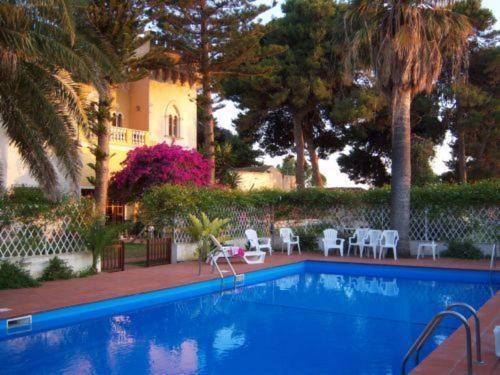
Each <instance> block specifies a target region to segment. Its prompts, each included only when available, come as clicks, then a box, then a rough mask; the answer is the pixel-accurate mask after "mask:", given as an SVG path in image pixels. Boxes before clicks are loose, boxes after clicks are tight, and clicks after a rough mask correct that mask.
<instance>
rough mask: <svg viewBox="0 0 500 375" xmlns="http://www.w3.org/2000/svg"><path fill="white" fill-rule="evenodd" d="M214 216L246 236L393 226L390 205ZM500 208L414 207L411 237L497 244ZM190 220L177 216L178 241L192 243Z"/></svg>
mask: <svg viewBox="0 0 500 375" xmlns="http://www.w3.org/2000/svg"><path fill="white" fill-rule="evenodd" d="M211 216H212V217H216V216H217V217H221V218H225V217H228V218H230V222H229V224H228V226H227V227H226V230H225V232H224V234H225V235H227V236H229V237H233V238H234V237H244V232H245V229H247V228H253V229H255V230H257V232H259V235H261V236H269V235H270V234H271V233H270V232H271V229H272V228H273V229H274V230H275V233H277V231H278V229H279V228H282V227H292V228H293V227H306V229H307V228H308V227H311V228H312V227H314V226H330V227H333V228H337V229H342V230H345V231H347V232H349V231H353V230H354V229H355V228H363V227H365V228H373V229H389V228H390V209H389V207H388V206H356V207H346V206H334V207H330V208H322V209H292V210H288V211H287V212H283V211H280V212H279V214H277V213H276V212H275V210H274V209H273V208H266V209H251V210H242V209H231V208H221V209H220V210H219V212H217V214H216V215H215V214H214V215H211ZM499 224H500V210H499V208H498V207H496V206H493V207H467V208H456V207H452V208H448V209H442V208H440V209H431V208H427V209H414V210H412V212H411V222H410V239H411V240H415V241H422V240H435V241H450V240H457V241H463V240H471V241H473V242H475V243H494V242H497V241H498V238H499ZM187 226H188V221H187V220H186V219H185V218H178V219H177V225H176V227H175V228H174V239H175V242H176V243H188V242H192V239H191V237H190V236H189V234H188V233H187V231H186V227H187Z"/></svg>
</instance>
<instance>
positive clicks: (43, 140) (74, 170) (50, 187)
mask: <svg viewBox="0 0 500 375" xmlns="http://www.w3.org/2000/svg"><path fill="white" fill-rule="evenodd" d="M77 4H79V2H76V1H63V0H43V1H36V2H26V1H3V2H1V3H0V127H2V128H3V129H4V130H5V132H6V134H7V136H8V137H9V139H10V142H11V143H13V144H14V145H15V146H16V147H17V149H18V151H19V153H20V155H21V157H22V158H23V161H24V162H25V164H26V165H27V166H28V168H29V170H30V173H31V174H32V176H33V177H34V178H35V179H36V180H37V181H38V182H39V184H40V186H41V187H42V188H43V189H44V191H45V192H46V193H47V195H48V196H50V197H51V198H54V197H55V196H56V193H57V186H58V178H57V173H56V170H55V168H54V165H53V163H52V162H51V158H50V157H51V155H53V156H55V157H56V159H57V161H58V164H59V167H61V168H62V170H63V171H64V172H65V174H66V176H67V177H69V180H70V181H71V182H72V183H73V184H74V186H77V185H78V181H79V175H80V159H79V155H78V143H77V141H76V132H77V130H78V126H79V125H86V123H87V117H86V113H85V106H84V103H83V101H82V99H81V98H80V94H79V91H78V85H77V84H76V83H75V81H92V79H93V76H94V69H93V66H94V65H96V64H100V63H102V62H103V56H102V55H101V53H100V52H99V51H98V50H96V48H95V46H94V45H92V44H89V42H88V41H87V40H86V39H85V38H84V37H82V35H81V34H80V33H79V31H78V30H77V25H76V22H75V20H76V19H77V18H78V17H77V12H79V11H80V9H79V8H77V7H76V5H77Z"/></svg>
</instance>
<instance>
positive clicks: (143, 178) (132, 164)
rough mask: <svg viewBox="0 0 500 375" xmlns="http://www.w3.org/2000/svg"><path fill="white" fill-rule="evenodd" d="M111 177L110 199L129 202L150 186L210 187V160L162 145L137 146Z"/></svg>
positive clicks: (194, 153) (178, 147) (192, 152)
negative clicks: (119, 169) (120, 168)
mask: <svg viewBox="0 0 500 375" xmlns="http://www.w3.org/2000/svg"><path fill="white" fill-rule="evenodd" d="M122 165H123V169H122V170H121V171H119V172H116V173H115V174H114V175H113V176H112V178H111V184H110V187H109V191H110V198H111V199H113V200H117V201H120V202H130V201H133V200H136V199H137V198H139V197H141V196H142V194H143V193H144V191H146V189H148V188H149V187H151V186H154V185H161V184H166V183H168V184H173V185H195V186H208V185H209V184H210V171H211V168H210V166H211V165H210V161H209V160H207V159H205V158H204V157H203V156H202V155H201V154H200V153H199V152H198V151H196V150H187V149H185V148H182V147H181V146H177V145H168V144H166V143H160V144H157V145H155V146H143V147H137V148H135V149H134V150H132V151H130V152H129V153H128V155H127V158H126V159H125V160H124V161H123V163H122Z"/></svg>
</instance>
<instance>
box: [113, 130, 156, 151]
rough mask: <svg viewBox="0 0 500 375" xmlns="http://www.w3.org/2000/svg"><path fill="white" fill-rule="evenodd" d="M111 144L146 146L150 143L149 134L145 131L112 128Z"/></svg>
mask: <svg viewBox="0 0 500 375" xmlns="http://www.w3.org/2000/svg"><path fill="white" fill-rule="evenodd" d="M110 143H111V144H117V145H124V146H144V145H146V144H148V143H149V132H147V131H144V130H136V129H128V128H118V127H115V126H113V127H111V137H110Z"/></svg>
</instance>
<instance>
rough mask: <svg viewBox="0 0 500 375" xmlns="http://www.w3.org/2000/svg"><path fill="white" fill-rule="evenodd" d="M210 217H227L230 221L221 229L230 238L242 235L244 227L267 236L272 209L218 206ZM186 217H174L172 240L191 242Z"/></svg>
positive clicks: (272, 217) (270, 223) (269, 229)
mask: <svg viewBox="0 0 500 375" xmlns="http://www.w3.org/2000/svg"><path fill="white" fill-rule="evenodd" d="M210 217H212V218H214V217H220V218H229V219H230V222H229V224H228V225H227V226H226V228H225V229H224V230H223V233H222V234H223V235H224V236H228V237H230V238H235V237H244V236H245V229H248V228H253V229H255V230H256V231H257V232H258V233H259V235H261V236H269V235H270V231H271V225H272V224H273V221H274V216H273V211H272V209H270V208H268V209H262V208H259V209H256V208H252V209H227V208H220V209H218V210H215V211H214V212H213V213H211V215H210ZM188 222H189V221H188V219H187V218H184V217H180V218H177V219H176V226H175V228H174V241H175V242H176V243H190V242H193V240H192V238H191V236H190V235H189V233H187V231H186V227H187V226H188Z"/></svg>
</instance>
